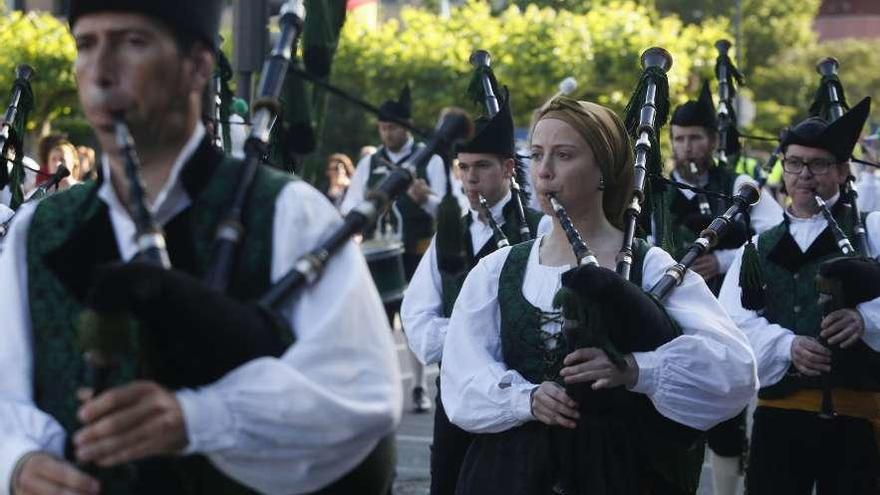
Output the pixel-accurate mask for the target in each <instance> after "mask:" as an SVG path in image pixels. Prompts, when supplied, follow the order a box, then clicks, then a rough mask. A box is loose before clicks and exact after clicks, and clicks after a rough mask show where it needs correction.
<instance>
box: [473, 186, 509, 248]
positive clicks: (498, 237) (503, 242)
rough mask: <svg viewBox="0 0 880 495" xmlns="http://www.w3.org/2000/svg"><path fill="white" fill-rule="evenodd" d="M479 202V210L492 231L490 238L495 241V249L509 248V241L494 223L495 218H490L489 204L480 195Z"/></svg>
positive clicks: (496, 223)
mask: <svg viewBox="0 0 880 495" xmlns="http://www.w3.org/2000/svg"><path fill="white" fill-rule="evenodd" d="M479 201H480V209H481V210H482V211H483V215H484V216H485V217H486V221H488V222H489V227H490V228H491V229H492V237H493V238H494V239H495V247H497V248H498V249H501V248H503V247H507V246H509V245H510V241H508V240H507V236H506V235H504V231H503V230H501V227H499V226H498V222H496V221H495V217H493V216H492V211H491V210H490V209H489V202H488V201H486V198H484V197H483V195H482V194H480V198H479Z"/></svg>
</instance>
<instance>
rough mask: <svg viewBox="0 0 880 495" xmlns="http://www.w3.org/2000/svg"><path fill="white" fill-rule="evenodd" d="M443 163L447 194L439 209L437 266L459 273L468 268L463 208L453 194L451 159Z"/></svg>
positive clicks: (449, 271) (446, 270)
mask: <svg viewBox="0 0 880 495" xmlns="http://www.w3.org/2000/svg"><path fill="white" fill-rule="evenodd" d="M443 162H444V164H445V165H446V194H445V195H444V196H443V199H442V200H441V201H440V205H439V206H438V207H437V237H436V242H437V246H436V248H437V265H438V268H440V270H441V271H444V272H447V273H459V272H460V271H462V270H464V269H465V268H466V267H465V265H466V260H465V252H464V228H463V226H462V222H461V206H460V205H459V204H458V199H457V198H456V197H455V194H453V193H452V181H451V180H450V179H451V178H452V173H451V163H450V159H448V158H445V157H444V159H443Z"/></svg>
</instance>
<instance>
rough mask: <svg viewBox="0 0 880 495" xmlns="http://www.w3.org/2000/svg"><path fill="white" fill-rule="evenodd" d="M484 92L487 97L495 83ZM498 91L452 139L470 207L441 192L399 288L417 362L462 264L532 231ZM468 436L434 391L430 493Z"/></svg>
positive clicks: (447, 494)
mask: <svg viewBox="0 0 880 495" xmlns="http://www.w3.org/2000/svg"><path fill="white" fill-rule="evenodd" d="M478 53H479V52H478ZM505 93H506V91H505ZM491 94H492V95H493V97H494V89H493V91H492V93H491ZM499 96H500V105H499V106H500V111H497V113H495V114H491V115H488V116H485V117H481V118H479V119H477V121H476V133H475V136H474V138H473V139H471V140H470V141H468V142H467V143H462V144H461V145H459V146H457V147H456V158H457V160H458V165H459V169H460V170H461V175H462V185H463V189H464V192H465V194H466V195H467V197H468V200H469V202H470V210H469V212H468V213H467V214H466V215H464V216H463V215H462V212H461V210H460V209H459V207H458V202H457V199H456V198H455V197H454V196H453V195H452V192H451V191H449V192H447V195H446V197H445V198H444V199H443V201H442V202H441V203H440V207H439V211H438V214H437V234H436V235H435V236H434V239H433V240H432V242H431V245H430V247H429V248H428V251H427V252H426V253H425V256H424V257H422V260H421V262H419V266H418V268H417V269H416V272H415V274H414V275H413V278H412V280H411V281H410V284H409V287H408V288H407V290H406V292H405V293H404V298H403V305H402V306H401V313H400V315H401V321H402V323H403V327H404V328H405V329H406V337H407V341H408V343H409V346H410V348H411V349H412V350H413V352H414V353H415V355H416V356H418V358H419V360H420V361H422V362H423V363H424V364H431V363H441V361H442V358H443V341H444V337H445V336H446V331H447V327H448V325H449V316H450V315H451V314H452V307H453V304H454V303H455V299H456V297H457V296H458V291H459V289H460V288H461V284H462V283H463V282H464V279H465V277H466V276H467V273H468V271H470V270H471V269H472V268H473V267H474V266H475V265H476V263H477V262H478V261H479V260H480V259H481V258H483V257H485V256H487V255H488V254H489V253H492V252H493V251H495V250H496V249H499V248H500V247H501V246H505V245H508V244H516V243H518V242H521V241H523V240H526V239H529V238H531V237H532V236H534V234H535V232H536V231H537V228H538V223H539V221H540V218H541V214H540V213H538V212H536V211H534V210H532V209H530V208H528V207H526V208H524V209H523V210H522V211H523V219H522V220H521V221H520V220H519V219H518V215H517V214H516V211H517V208H518V207H520V208H521V206H519V205H518V204H517V203H516V196H514V195H517V194H519V193H518V192H517V191H515V190H513V189H512V188H511V187H510V179H511V177H512V176H514V175H517V176H519V178H518V183H520V184H525V182H524V180H523V179H524V178H525V177H524V176H525V174H524V173H522V171H521V164H520V163H519V161H518V160H517V158H516V151H515V146H514V135H513V131H514V125H513V116H512V115H511V110H510V97H509V95H499ZM480 103H481V104H482V102H480ZM489 113H491V112H489ZM523 226H524V227H525V234H523V233H522V227H523ZM526 236H528V237H526ZM441 366H442V363H441ZM438 393H439V388H438ZM471 437H472V435H471V434H469V433H468V432H466V431H463V430H461V429H460V428H458V427H456V426H455V425H453V424H451V423H450V422H449V419H448V418H447V417H446V413H445V411H444V410H443V403H442V401H441V400H440V398H439V397H438V400H437V411H436V413H435V414H434V437H433V444H432V446H431V494H432V495H452V494H453V493H454V492H455V485H456V481H457V479H458V472H459V468H460V466H461V462H462V460H463V459H464V456H465V453H466V452H467V449H468V446H469V445H470V441H471Z"/></svg>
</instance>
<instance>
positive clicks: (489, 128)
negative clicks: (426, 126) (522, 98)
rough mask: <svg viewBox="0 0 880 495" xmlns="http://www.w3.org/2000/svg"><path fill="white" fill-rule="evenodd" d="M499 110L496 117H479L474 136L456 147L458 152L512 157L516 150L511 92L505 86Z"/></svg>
mask: <svg viewBox="0 0 880 495" xmlns="http://www.w3.org/2000/svg"><path fill="white" fill-rule="evenodd" d="M502 93H504V94H505V96H504V97H502V101H501V104H500V105H499V106H500V108H499V111H498V113H497V114H495V117H493V118H491V119H490V118H489V117H486V116H482V117H479V118H478V119H477V120H476V122H474V124H475V128H476V129H475V130H476V132H474V138H473V139H471V140H470V141H468V142H467V143H463V144H461V145H459V146H457V147H456V152H458V153H492V154H495V155H501V156H504V157H507V158H512V157H513V156H514V154H515V152H516V145H515V143H514V139H513V116H512V115H511V111H510V92H509V91H508V90H507V88H506V87H505V88H504V91H502Z"/></svg>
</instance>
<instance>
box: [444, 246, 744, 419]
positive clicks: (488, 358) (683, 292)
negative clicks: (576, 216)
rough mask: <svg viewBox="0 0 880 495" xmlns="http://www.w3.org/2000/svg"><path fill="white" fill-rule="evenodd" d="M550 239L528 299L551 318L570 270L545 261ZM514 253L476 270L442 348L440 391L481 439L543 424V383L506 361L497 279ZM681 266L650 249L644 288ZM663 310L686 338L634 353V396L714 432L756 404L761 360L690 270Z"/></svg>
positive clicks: (556, 327) (552, 326)
mask: <svg viewBox="0 0 880 495" xmlns="http://www.w3.org/2000/svg"><path fill="white" fill-rule="evenodd" d="M542 239H543V236H542V237H539V238H538V240H536V242H535V243H534V245H533V247H532V250H531V253H530V255H529V261H528V266H527V268H526V273H525V278H524V281H523V288H522V294H523V296H524V297H525V299H526V300H527V301H528V302H529V303H530V304H532V305H534V306H536V307H538V308H539V309H541V310H542V311H552V310H553V308H552V301H553V297H554V295H555V294H556V291H557V290H558V289H559V287H560V286H561V279H560V277H561V275H562V274H563V273H564V272H565V271H567V270H568V269H569V267H568V266H558V267H555V266H545V265H541V264H540V263H539V262H538V251H539V244H540V242H541V240H542ZM509 253H510V248H504V249H501V250H498V251H496V252H494V253H492V254H491V255H489V256H487V257H485V258H483V259H482V260H481V261H480V262H479V263H478V264H477V266H476V267H475V268H474V269H473V270H472V271H471V272H470V274H469V275H468V277H467V280H465V283H464V287H462V289H461V292H460V293H459V297H458V300H457V301H456V303H455V308H454V309H453V312H452V318H451V321H450V322H449V328H448V331H447V334H446V345H445V346H444V348H443V367H442V369H441V376H442V378H441V381H440V384H441V394H442V399H443V405H444V407H445V408H446V413H447V415H448V416H449V419H450V420H451V421H452V422H453V423H455V424H456V425H458V426H460V427H461V428H464V429H465V430H468V431H471V432H475V433H497V432H501V431H505V430H508V429H510V428H514V427H516V426H519V425H521V424H523V423H526V422H528V421H534V420H535V418H534V416H532V412H531V404H530V397H529V395H530V393H531V391H532V389H533V388H535V387H536V386H538V385H539V384H537V383H531V382H529V381H527V380H526V379H525V378H524V377H523V376H522V375H520V374H519V373H518V372H516V371H514V370H511V369H508V367H507V365H506V364H505V363H504V361H503V358H502V355H501V339H500V325H501V315H500V308H499V304H498V279H499V276H500V273H501V269H502V267H503V266H504V262H505V261H506V260H507V256H508V254H509ZM673 263H674V261H673V260H672V258H671V257H670V256H669V254H667V253H666V252H665V251H663V250H662V249H659V248H651V249H650V250H649V251H648V254H647V256H646V257H645V262H644V265H643V267H644V275H643V280H642V287H643V288H644V289H646V290H647V289H648V288H650V287H651V286H653V285H654V283H655V282H657V281H658V280H659V279H660V277H661V276H662V275H663V273H664V271H665V269H666V268H667V267H669V266H670V265H672V264H673ZM663 305H664V307H665V308H666V311H667V312H668V313H669V315H670V316H671V317H672V318H673V319H674V320H675V321H676V322H677V323H678V324H679V326H680V327H681V329H682V332H683V335H681V336H680V337H678V338H675V339H673V340H672V341H670V342H668V343H666V344H664V345H663V346H660V347H659V348H657V349H656V350H654V351H651V352H637V353H634V354H633V355H634V357H635V360H636V363H637V364H638V366H639V378H638V383H637V384H636V386H635V387H634V388H633V389H632V390H633V391H634V392H638V393H643V394H645V395H647V396H648V398H649V399H650V400H651V402H652V403H653V404H654V406H655V407H656V408H657V411H658V412H660V414H662V415H663V416H666V417H667V418H669V419H672V420H673V421H676V422H679V423H682V424H684V425H687V426H690V427H693V428H697V429H700V430H707V429H709V428H710V427H712V426H714V425H715V424H718V423H720V422H721V421H723V420H725V419H728V418H731V417H733V416H735V415H736V414H737V413H739V412H740V411H742V409H743V408H744V407H745V406H746V404H748V402H749V400H750V399H751V397H752V396H753V395H754V393H755V390H756V385H757V377H756V376H755V358H754V356H753V354H752V351H751V349H750V348H749V346H748V342H747V341H746V338H745V336H744V335H742V333H741V332H740V331H739V330H738V329H737V328H736V326H735V325H734V324H733V322H732V321H731V320H730V318H728V317H727V315H726V314H725V313H724V311H723V310H722V308H721V306H720V305H719V304H718V301H716V300H715V298H714V297H713V296H712V293H711V292H710V291H709V289H708V287H706V284H705V283H704V282H703V280H702V279H701V278H700V277H699V276H698V275H696V274H695V273H693V272H690V271H689V272H688V273H687V275H686V277H685V280H684V282H683V283H682V285H681V286H679V287H677V288H675V289H674V290H673V291H672V293H671V294H670V295H669V296H668V297H667V299H666V300H665V301H664V303H663ZM542 329H543V330H544V331H547V332H549V333H556V332H559V331H560V330H561V325H560V324H558V323H549V324H545V325H544V327H543V328H542ZM535 331H537V329H535Z"/></svg>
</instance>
